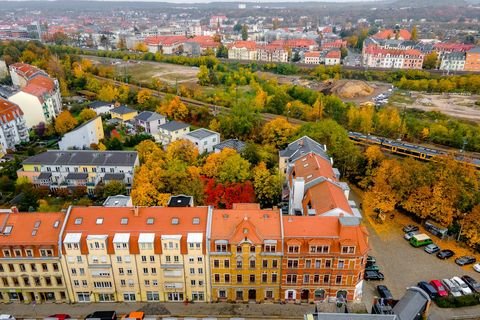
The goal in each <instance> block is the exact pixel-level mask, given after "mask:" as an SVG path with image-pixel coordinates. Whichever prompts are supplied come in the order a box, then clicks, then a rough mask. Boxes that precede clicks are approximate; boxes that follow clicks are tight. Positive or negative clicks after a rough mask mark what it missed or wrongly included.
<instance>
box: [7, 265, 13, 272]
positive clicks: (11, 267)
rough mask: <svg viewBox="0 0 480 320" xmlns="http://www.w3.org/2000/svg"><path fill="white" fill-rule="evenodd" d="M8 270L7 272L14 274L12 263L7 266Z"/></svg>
mask: <svg viewBox="0 0 480 320" xmlns="http://www.w3.org/2000/svg"><path fill="white" fill-rule="evenodd" d="M8 270H9V271H10V272H15V267H14V265H13V264H12V263H9V264H8Z"/></svg>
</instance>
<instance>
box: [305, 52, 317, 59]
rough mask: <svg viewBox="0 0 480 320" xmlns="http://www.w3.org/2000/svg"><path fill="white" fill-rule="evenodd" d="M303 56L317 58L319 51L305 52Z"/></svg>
mask: <svg viewBox="0 0 480 320" xmlns="http://www.w3.org/2000/svg"><path fill="white" fill-rule="evenodd" d="M304 57H305V58H319V57H320V51H308V52H305V54H304Z"/></svg>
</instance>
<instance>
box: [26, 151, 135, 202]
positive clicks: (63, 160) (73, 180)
mask: <svg viewBox="0 0 480 320" xmlns="http://www.w3.org/2000/svg"><path fill="white" fill-rule="evenodd" d="M139 164H140V162H139V159H138V154H137V152H135V151H97V150H91V151H90V150H75V151H73V150H70V151H58V150H49V151H46V152H43V153H40V154H38V155H35V156H32V157H30V158H27V159H25V160H24V161H23V162H22V168H21V169H20V170H18V171H17V175H18V176H19V177H26V178H27V179H28V180H29V181H30V182H31V183H33V184H34V185H36V186H43V187H48V188H50V190H55V189H58V188H70V189H71V188H75V187H82V188H86V191H87V192H89V193H90V192H93V191H94V189H95V186H97V185H99V184H106V183H108V182H110V181H121V182H123V183H124V184H125V187H126V188H127V191H128V190H130V188H131V185H132V183H133V176H134V173H135V168H136V167H137V166H138V165H139Z"/></svg>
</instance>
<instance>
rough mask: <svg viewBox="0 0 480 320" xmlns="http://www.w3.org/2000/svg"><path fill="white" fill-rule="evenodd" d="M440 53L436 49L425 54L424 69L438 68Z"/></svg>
mask: <svg viewBox="0 0 480 320" xmlns="http://www.w3.org/2000/svg"><path fill="white" fill-rule="evenodd" d="M437 61H438V55H437V53H436V52H435V51H432V52H430V53H429V54H427V55H425V58H424V59H423V68H424V69H436V68H437Z"/></svg>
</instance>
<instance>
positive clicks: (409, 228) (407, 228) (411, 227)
mask: <svg viewBox="0 0 480 320" xmlns="http://www.w3.org/2000/svg"><path fill="white" fill-rule="evenodd" d="M402 230H403V232H405V233H409V232H412V231H418V230H419V229H418V226H416V225H414V224H407V225H406V226H405V227H403V229H402Z"/></svg>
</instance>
